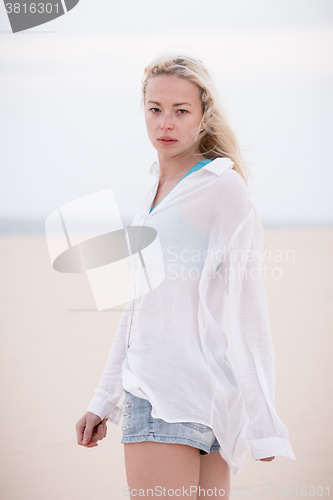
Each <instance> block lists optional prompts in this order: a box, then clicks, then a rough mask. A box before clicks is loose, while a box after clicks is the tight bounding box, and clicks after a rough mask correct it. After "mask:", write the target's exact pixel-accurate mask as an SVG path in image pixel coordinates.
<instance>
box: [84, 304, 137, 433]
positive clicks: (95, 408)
mask: <svg viewBox="0 0 333 500" xmlns="http://www.w3.org/2000/svg"><path fill="white" fill-rule="evenodd" d="M132 302H133V301H129V302H128V303H127V304H126V307H125V309H124V311H123V313H122V316H121V318H120V321H119V324H118V327H117V330H116V333H115V336H114V339H113V342H112V346H111V350H110V353H109V357H108V360H107V363H106V366H105V368H104V372H103V374H102V377H101V379H100V382H99V385H98V387H97V389H95V392H94V396H93V398H92V400H91V402H90V404H89V407H88V409H87V411H90V412H92V413H95V415H98V416H99V417H100V418H101V419H102V420H103V419H104V418H105V417H106V416H107V417H108V420H109V421H110V422H112V423H114V424H119V422H120V420H121V417H122V408H120V407H119V406H117V403H118V401H119V399H120V397H121V395H122V392H123V386H122V363H123V361H124V359H125V358H126V332H127V324H128V319H129V311H130V307H131V304H132Z"/></svg>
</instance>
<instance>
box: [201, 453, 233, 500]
mask: <svg viewBox="0 0 333 500" xmlns="http://www.w3.org/2000/svg"><path fill="white" fill-rule="evenodd" d="M199 487H200V488H201V489H202V491H201V492H200V489H199V488H198V498H201V497H209V496H212V497H214V495H215V496H216V497H217V498H228V497H229V495H230V468H229V465H228V464H227V462H226V461H225V460H224V459H223V458H222V457H221V455H220V453H218V452H216V451H215V452H211V453H209V455H200V474H199ZM214 488H216V493H215V492H214V495H212V494H211V491H208V490H213V491H214ZM219 490H221V491H219ZM223 490H224V492H223ZM199 493H200V494H199Z"/></svg>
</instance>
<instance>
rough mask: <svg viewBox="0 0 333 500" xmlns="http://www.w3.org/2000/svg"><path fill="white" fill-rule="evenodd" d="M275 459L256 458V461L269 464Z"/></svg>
mask: <svg viewBox="0 0 333 500" xmlns="http://www.w3.org/2000/svg"><path fill="white" fill-rule="evenodd" d="M274 458H275V457H267V458H257V459H256V460H260V461H261V462H271V461H272V460H274Z"/></svg>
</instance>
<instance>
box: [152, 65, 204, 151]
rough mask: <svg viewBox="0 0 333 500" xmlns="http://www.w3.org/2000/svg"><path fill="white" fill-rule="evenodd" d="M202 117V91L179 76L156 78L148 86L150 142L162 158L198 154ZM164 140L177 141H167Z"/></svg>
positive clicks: (160, 76)
mask: <svg viewBox="0 0 333 500" xmlns="http://www.w3.org/2000/svg"><path fill="white" fill-rule="evenodd" d="M201 118H202V105H201V101H200V97H199V88H198V87H197V86H196V85H195V84H194V83H192V82H189V81H188V80H185V79H183V78H179V77H178V76H177V75H158V76H154V77H152V78H151V79H150V80H149V81H148V83H147V86H146V101H145V120H146V126H147V132H148V136H149V139H150V141H151V143H152V145H153V146H154V148H155V149H156V150H157V151H158V154H159V156H161V158H162V159H167V158H171V157H174V156H178V155H183V154H185V155H186V153H189V154H191V152H194V153H196V154H197V153H199V149H198V148H197V150H195V151H194V149H193V145H194V139H195V133H196V132H197V130H198V127H199V125H200V121H201ZM162 137H169V138H172V139H174V141H172V142H163V140H161V138H162Z"/></svg>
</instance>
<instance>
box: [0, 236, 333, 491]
mask: <svg viewBox="0 0 333 500" xmlns="http://www.w3.org/2000/svg"><path fill="white" fill-rule="evenodd" d="M0 247H1V250H0V251H1V261H0V265H1V371H2V374H1V389H2V390H1V394H2V411H1V428H2V432H3V437H2V446H1V476H2V478H1V487H0V488H1V489H0V497H1V499H3V500H46V499H47V500H76V499H80V500H88V499H89V500H92V499H95V498H103V499H107V500H113V499H117V500H118V499H121V498H129V497H128V496H125V495H124V492H125V491H126V486H127V482H126V473H125V463H124V450H123V445H122V444H121V443H120V439H121V424H120V425H114V424H112V423H110V422H109V423H108V435H107V438H106V439H104V440H103V441H100V442H99V445H98V446H97V447H96V448H92V449H87V448H84V447H81V446H79V445H78V444H77V442H76V431H75V424H76V422H77V421H78V420H79V418H80V417H81V416H82V415H83V414H84V413H85V411H86V409H87V407H88V404H89V402H90V400H91V398H92V396H93V391H94V389H95V388H96V387H97V385H98V382H99V379H100V376H101V374H102V371H103V369H104V366H105V363H106V359H107V356H108V353H109V350H110V347H111V343H112V339H113V335H114V333H115V330H116V327H117V324H118V321H119V319H120V316H121V312H122V309H123V307H124V306H122V307H118V308H115V309H113V310H107V311H101V312H97V311H96V308H95V304H94V299H93V296H92V292H91V290H90V288H89V283H88V280H87V278H86V276H85V275H83V274H81V275H80V274H61V273H57V272H56V271H54V270H53V269H52V267H51V264H50V260H49V255H48V250H47V245H46V240H45V237H44V236H43V235H26V236H25V235H22V236H12V235H11V236H1V237H0ZM265 250H266V251H267V252H268V251H270V252H271V257H273V256H276V255H277V252H280V258H282V262H276V261H273V260H272V258H270V256H269V255H268V254H267V255H266V257H265V259H264V265H265V264H266V266H268V272H267V275H266V276H267V279H266V280H265V285H266V290H267V297H268V304H269V312H270V321H271V330H272V338H273V342H274V346H275V353H276V379H277V390H276V408H277V411H278V414H279V416H280V418H281V419H282V420H283V421H284V423H285V424H286V426H287V428H288V430H289V434H290V441H291V444H292V447H293V450H294V453H295V456H296V458H297V460H296V461H293V460H290V459H288V458H285V457H276V458H275V460H274V461H273V462H271V463H265V462H255V461H254V460H252V459H250V460H249V462H248V464H247V466H246V467H245V469H244V470H243V471H242V472H241V473H240V474H239V475H237V476H232V480H231V487H232V492H231V493H232V496H233V497H234V498H254V497H255V498H264V497H266V496H269V498H285V497H289V498H299V497H301V496H312V498H327V497H328V494H327V489H326V488H327V487H331V491H330V494H331V495H332V494H333V488H332V487H333V480H332V479H333V477H332V476H333V474H332V470H333V468H332V390H331V380H332V378H333V373H332V372H333V369H332V352H333V350H332V344H333V334H332V333H333V331H332V324H333V322H332V310H333V308H332V303H333V276H332V275H333V268H332V260H331V259H332V255H333V252H332V250H333V228H317V229H315V228H302V229H294V228H293V229H266V230H265ZM287 250H290V251H291V252H292V254H294V257H293V255H292V254H289V255H287ZM279 486H280V487H282V490H281V489H278V487H279ZM302 486H303V487H304V488H303V490H302V491H303V495H302V494H301V487H302ZM311 486H314V487H315V488H316V490H315V491H316V493H315V495H314V496H313V495H310V493H312V490H310V487H311ZM288 487H289V488H291V492H289V490H288ZM320 487H322V488H323V492H321V489H320ZM250 489H252V492H251V491H250ZM262 489H264V490H262ZM246 490H248V491H246ZM254 491H255V493H254Z"/></svg>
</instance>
